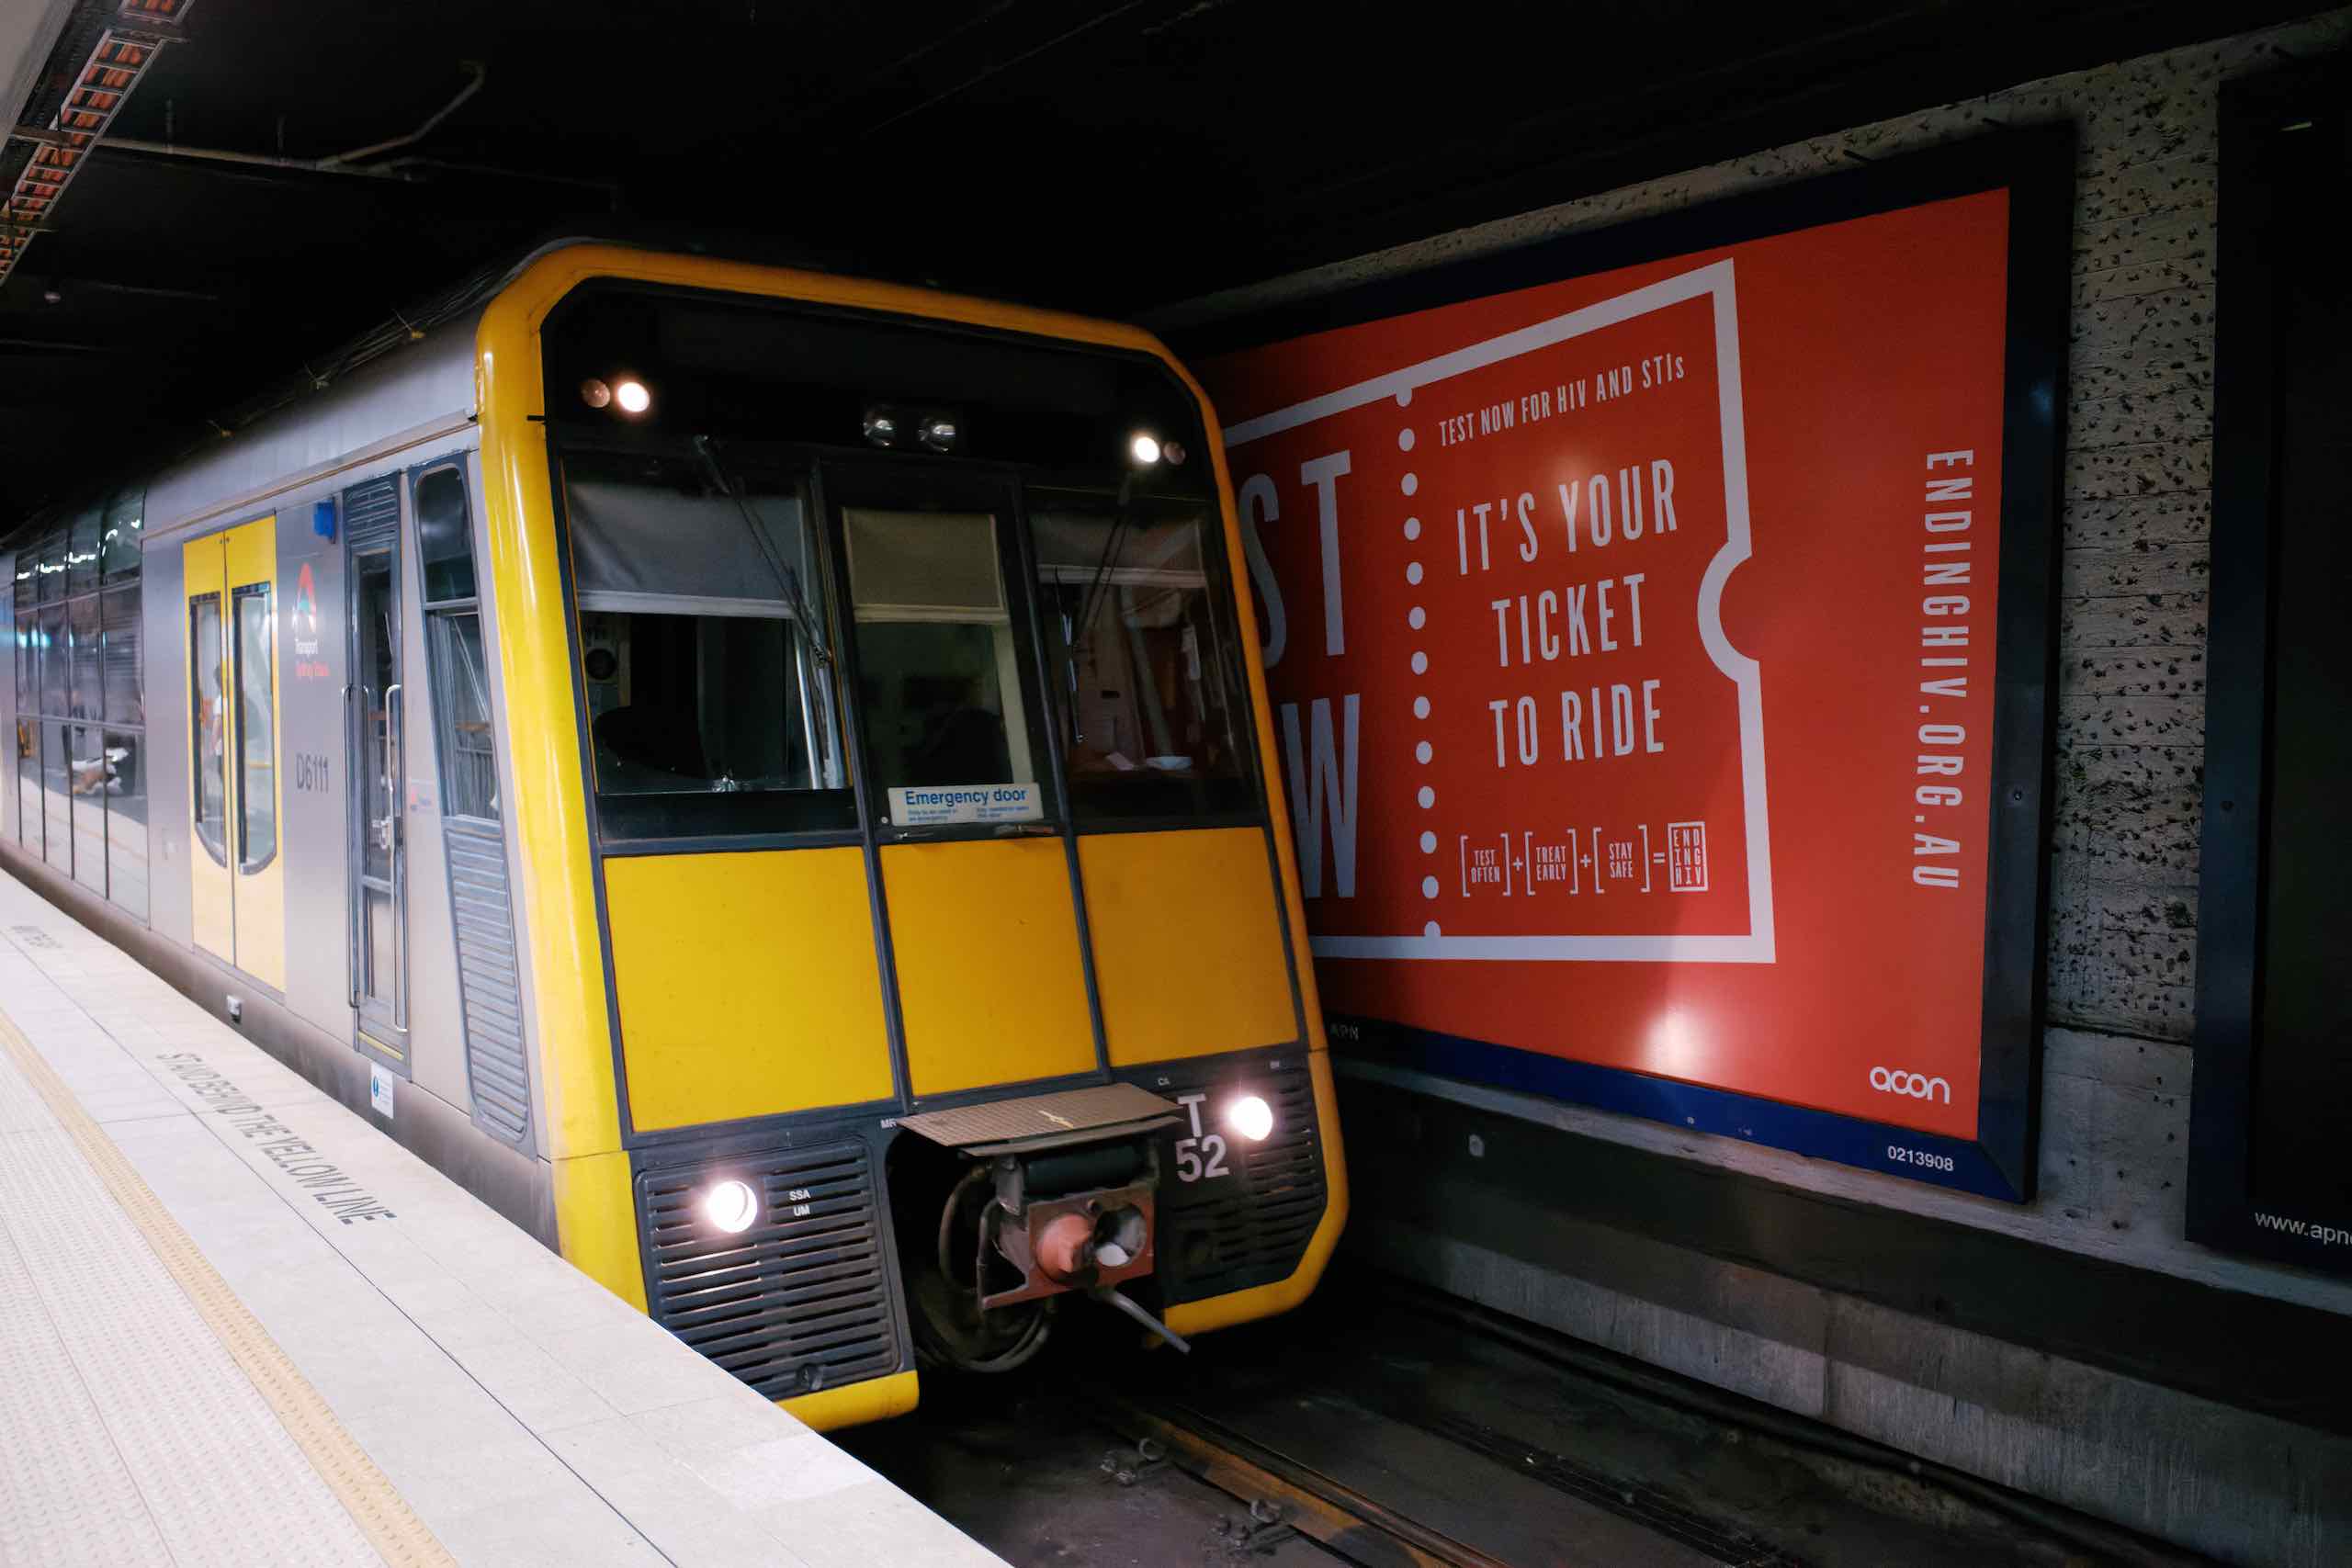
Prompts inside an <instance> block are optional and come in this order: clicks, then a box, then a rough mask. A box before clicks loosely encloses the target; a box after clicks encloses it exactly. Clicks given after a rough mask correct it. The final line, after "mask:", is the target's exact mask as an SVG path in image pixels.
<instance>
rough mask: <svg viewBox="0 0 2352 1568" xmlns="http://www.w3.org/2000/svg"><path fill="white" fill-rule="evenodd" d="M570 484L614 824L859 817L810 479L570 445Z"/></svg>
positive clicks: (587, 654)
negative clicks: (845, 748)
mask: <svg viewBox="0 0 2352 1568" xmlns="http://www.w3.org/2000/svg"><path fill="white" fill-rule="evenodd" d="M564 487H565V500H566V509H567V515H568V518H569V522H570V527H571V565H572V584H573V596H574V600H575V603H576V604H577V605H578V607H579V611H580V678H581V683H582V692H583V694H584V695H585V699H586V701H585V707H586V710H587V721H588V734H589V740H590V747H591V754H592V756H593V758H594V770H595V787H596V797H597V810H598V819H599V824H600V827H601V828H602V829H603V831H604V832H605V835H606V836H607V837H608V838H624V839H626V838H673V837H678V836H681V835H707V834H714V833H720V834H768V833H789V832H805V831H821V830H840V829H852V828H854V827H855V826H856V825H857V806H856V801H855V798H854V796H853V795H851V793H850V790H849V779H848V773H847V763H846V761H844V759H843V757H842V746H841V726H840V709H839V702H838V699H837V697H836V695H835V693H834V685H833V651H832V637H831V629H830V627H831V617H830V616H829V615H827V613H826V610H825V599H824V590H823V584H824V581H825V578H824V572H823V570H821V568H820V561H819V557H818V554H817V548H818V546H817V541H816V539H815V536H814V534H813V532H812V530H811V528H810V526H809V502H808V496H807V493H806V486H805V484H804V483H803V482H802V481H801V480H800V479H798V478H797V477H796V476H791V475H771V474H760V473H754V474H745V475H733V474H723V473H720V472H717V471H714V469H713V468H712V466H711V465H708V464H704V463H696V462H694V461H689V460H685V459H670V458H647V457H619V456H615V455H608V454H603V453H574V454H571V456H569V457H567V458H566V459H565V462H564ZM736 487H740V488H736Z"/></svg>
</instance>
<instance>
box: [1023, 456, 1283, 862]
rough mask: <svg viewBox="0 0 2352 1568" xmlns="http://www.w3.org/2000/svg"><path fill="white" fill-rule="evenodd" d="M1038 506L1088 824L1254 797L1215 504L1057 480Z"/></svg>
mask: <svg viewBox="0 0 2352 1568" xmlns="http://www.w3.org/2000/svg"><path fill="white" fill-rule="evenodd" d="M1030 506H1031V510H1030V514H1029V521H1030V532H1031V535H1032V536H1033V537H1034V538H1035V541H1036V548H1037V575H1038V577H1039V579H1040V581H1039V583H1038V599H1039V603H1040V605H1041V608H1042V610H1043V613H1044V615H1045V622H1046V646H1047V647H1048V648H1049V649H1051V650H1052V652H1053V654H1054V662H1055V665H1056V669H1055V671H1054V674H1053V679H1052V682H1051V683H1052V685H1053V687H1054V700H1055V704H1056V705H1057V708H1058V709H1059V714H1058V717H1059V720H1060V724H1061V734H1062V739H1063V744H1064V747H1065V750H1066V754H1067V756H1068V759H1069V761H1068V766H1069V791H1070V802H1071V806H1072V808H1073V810H1074V811H1075V813H1076V815H1077V818H1078V822H1079V825H1080V828H1083V827H1085V825H1086V824H1087V822H1088V821H1089V820H1090V819H1095V820H1101V819H1104V818H1112V819H1125V820H1133V819H1136V818H1196V817H1200V816H1204V815H1217V814H1226V813H1233V812H1240V811H1246V810H1248V809H1250V807H1251V806H1252V805H1253V804H1254V802H1255V799H1256V792H1255V790H1254V788H1253V787H1252V785H1251V783H1250V777H1249V773H1248V769H1247V766H1246V764H1247V761H1248V755H1249V752H1248V749H1247V742H1246V740H1245V739H1244V717H1245V716H1246V714H1247V713H1248V711H1249V701H1248V697H1247V695H1246V688H1245V687H1244V685H1243V679H1244V671H1245V669H1246V666H1245V665H1244V663H1243V661H1242V660H1241V658H1240V656H1239V653H1238V650H1237V648H1236V644H1235V637H1236V632H1235V629H1234V622H1233V620H1232V617H1231V616H1230V615H1228V614H1227V610H1226V606H1227V604H1228V600H1227V590H1226V587H1225V584H1226V583H1227V581H1229V579H1227V577H1226V575H1225V573H1224V571H1223V570H1222V569H1223V552H1222V549H1221V545H1222V543H1223V534H1222V530H1221V529H1220V528H1219V526H1218V522H1217V513H1216V510H1215V508H1214V507H1212V506H1207V505H1204V504H1203V503H1201V502H1159V501H1152V500H1137V501H1135V502H1131V503H1130V504H1129V505H1127V506H1126V507H1125V508H1121V507H1119V506H1117V505H1115V504H1114V502H1112V500H1111V498H1110V497H1108V496H1100V495H1092V496H1090V495H1082V494H1078V493H1069V492H1051V491H1033V492H1032V494H1031V497H1030Z"/></svg>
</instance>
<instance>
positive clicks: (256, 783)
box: [232, 582, 277, 872]
mask: <svg viewBox="0 0 2352 1568" xmlns="http://www.w3.org/2000/svg"><path fill="white" fill-rule="evenodd" d="M274 597H275V594H274V593H273V592H272V590H271V588H270V585H269V584H268V583H266V582H249V583H246V584H245V585H243V587H241V588H239V589H237V590H236V592H234V593H233V594H232V599H233V602H234V604H235V608H236V617H237V619H236V631H237V663H236V682H237V816H238V822H237V866H238V869H239V870H241V871H248V872H253V871H259V870H261V869H262V868H263V867H264V866H266V865H267V864H268V863H270V862H271V861H272V860H273V859H275V858H276V857H277V637H276V636H275V635H274V633H275V624H276V616H275V615H272V614H271V600H272V599H273V598H274Z"/></svg>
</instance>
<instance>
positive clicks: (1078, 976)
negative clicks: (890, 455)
mask: <svg viewBox="0 0 2352 1568" xmlns="http://www.w3.org/2000/svg"><path fill="white" fill-rule="evenodd" d="M824 484H825V489H826V493H827V502H828V505H829V506H830V508H831V511H832V513H833V526H834V527H835V529H836V530H837V534H836V537H838V538H839V539H841V540H842V546H843V548H842V552H841V556H842V559H843V561H844V566H843V570H844V573H845V575H846V578H847V582H846V587H847V590H848V593H847V599H848V603H849V604H850V606H851V615H850V616H849V620H850V623H851V627H852V631H853V634H854V638H855V647H854V650H853V651H854V670H855V672H856V681H857V689H858V695H859V699H860V700H859V704H858V708H859V712H860V714H861V722H862V724H863V728H864V731H865V733H864V735H863V737H862V739H863V741H864V750H865V762H866V771H865V777H866V780H867V791H866V795H867V801H868V809H869V810H870V811H871V812H872V813H873V816H874V819H875V829H876V837H877V838H878V839H879V840H880V846H879V850H878V859H879V863H880V865H881V873H882V885H883V889H884V892H885V895H886V897H887V899H888V906H889V925H890V942H891V948H892V953H893V956H894V958H895V961H896V965H897V970H898V990H899V1013H900V1020H901V1024H902V1027H903V1031H904V1035H905V1040H906V1050H907V1067H908V1076H909V1079H910V1083H909V1088H910V1090H911V1092H912V1093H913V1095H914V1096H915V1097H916V1098H917V1099H918V1100H920V1099H923V1098H926V1097H930V1096H934V1095H942V1094H951V1093H954V1092H956V1091H957V1090H960V1089H973V1088H977V1087H979V1086H981V1085H988V1084H1001V1083H1017V1082H1023V1081H1027V1080H1035V1079H1041V1078H1056V1077H1071V1076H1075V1075H1079V1074H1083V1073H1090V1072H1092V1071H1095V1070H1096V1069H1097V1068H1098V1067H1099V1066H1101V1060H1102V1058H1101V1054H1100V1051H1099V1049H1098V1043H1097V1037H1096V1032H1095V1024H1094V1015H1093V1007H1092V1003H1091V995H1090V991H1091V983H1090V980H1089V978H1088V975H1089V970H1088V967H1087V962H1088V961H1087V957H1086V944H1085V942H1084V940H1083V929H1082V925H1081V920H1082V915H1081V912H1080V907H1079V903H1078V898H1077V879H1076V876H1075V874H1074V871H1073V863H1072V860H1071V853H1070V840H1069V831H1068V823H1069V818H1068V816H1067V814H1066V810H1065V807H1064V805H1063V801H1062V795H1061V790H1060V788H1059V787H1058V784H1057V780H1056V778H1055V776H1054V774H1055V768H1054V764H1053V755H1054V753H1053V752H1052V750H1050V748H1049V747H1048V745H1047V743H1046V730H1045V724H1044V718H1045V713H1046V707H1045V701H1044V688H1043V683H1042V679H1043V678H1042V665H1041V663H1040V660H1039V657H1038V648H1039V645H1038V643H1037V640H1036V636H1035V627H1034V626H1033V625H1032V624H1031V617H1030V614H1029V607H1028V596H1027V594H1026V593H1025V592H1023V588H1022V585H1023V583H1024V582H1025V581H1027V576H1028V573H1027V571H1026V570H1025V568H1024V564H1023V543H1022V538H1021V531H1020V529H1019V527H1018V525H1017V518H1018V513H1017V512H1016V511H1015V509H1014V505H1013V496H1012V487H1011V485H1010V484H1008V483H1006V482H1004V481H1002V480H998V479H988V478H980V477H967V476H960V475H956V474H954V473H952V472H950V471H947V470H944V469H942V468H934V467H933V466H931V465H928V464H888V463H859V464H856V465H854V466H853V465H846V464H844V465H841V466H838V467H834V466H829V467H828V468H827V469H826V471H825V474H824Z"/></svg>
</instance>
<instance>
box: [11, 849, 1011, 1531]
mask: <svg viewBox="0 0 2352 1568" xmlns="http://www.w3.org/2000/svg"><path fill="white" fill-rule="evenodd" d="M0 1367H5V1368H6V1374H5V1375H0V1563H7V1564H10V1565H11V1568H21V1565H31V1564H50V1563H73V1564H113V1563H136V1564H153V1563H170V1564H178V1565H181V1568H191V1565H195V1564H209V1563H232V1562H233V1563H238V1564H260V1563H287V1564H303V1565H327V1564H342V1563H364V1564H372V1563H377V1562H383V1563H390V1564H399V1565H408V1564H420V1565H422V1564H436V1563H448V1562H459V1563H480V1564H500V1565H506V1564H525V1563H549V1564H559V1563H560V1564H562V1565H564V1568H585V1565H587V1564H602V1563H638V1564H659V1563H663V1562H669V1563H675V1564H679V1565H681V1568H686V1565H694V1564H722V1563H724V1564H735V1563H763V1564H775V1563H781V1564H786V1565H792V1564H805V1565H807V1568H888V1565H889V1564H895V1563H922V1564H925V1565H960V1564H967V1563H968V1564H987V1563H998V1562H1000V1559H998V1558H997V1557H995V1556H994V1555H993V1554H991V1553H989V1552H988V1551H983V1550H982V1549H981V1548H980V1547H978V1545H976V1544H975V1543H974V1542H973V1541H972V1540H969V1539H968V1538H967V1537H966V1536H964V1535H962V1534H960V1533H959V1532H957V1531H956V1529H954V1528H952V1527H951V1526H949V1525H948V1524H947V1523H946V1522H944V1520H942V1519H941V1518H939V1517H937V1516H936V1515H934V1514H933V1513H931V1512H930V1511H929V1510H927V1509H925V1508H924V1507H922V1506H921V1505H920V1504H918V1503H916V1502H915V1501H913V1500H912V1499H911V1498H910V1497H908V1496H907V1495H905V1494H903V1493H901V1492H900V1491H899V1490H898V1489H897V1488H896V1487H895V1486H893V1485H891V1484H890V1483H888V1482H887V1481H884V1480H883V1479H881V1478H880V1477H879V1476H877V1475H876V1474H875V1472H872V1471H871V1470H869V1469H867V1468H866V1467H865V1465H864V1464H861V1463H860V1462H858V1461H856V1460H854V1459H852V1458H851V1457H850V1456H849V1455H847V1454H845V1453H843V1452H842V1451H841V1450H839V1449H837V1448H835V1447H834V1446H833V1445H832V1444H831V1442H829V1441H828V1440H827V1439H826V1438H823V1437H821V1436H820V1435H818V1434H817V1433H815V1432H813V1431H811V1430H809V1428H808V1427H805V1426H804V1425H802V1424H801V1423H800V1422H798V1421H797V1420H795V1419H794V1418H793V1417H792V1416H789V1415H788V1414H786V1412H784V1411H783V1410H781V1409H779V1408H777V1407H776V1406H775V1405H774V1404H770V1403H769V1402H768V1401H767V1400H765V1399H763V1398H762V1397H761V1396H760V1395H759V1394H758V1393H754V1392H752V1390H751V1389H749V1388H747V1387H745V1386H744V1385H743V1384H741V1383H740V1382H737V1381H736V1380H735V1379H733V1378H732V1377H730V1376H729V1375H728V1374H727V1373H725V1372H723V1371H720V1370H719V1369H718V1368H717V1367H716V1366H714V1365H712V1364H711V1363H710V1362H708V1361H707V1360H705V1359H703V1358H702V1357H701V1356H699V1355H697V1354H696V1353H695V1352H694V1351H693V1350H690V1349H688V1348H686V1347H685V1346H684V1344H683V1343H681V1342H680V1341H678V1340H677V1339H675V1338H673V1337H672V1336H671V1335H670V1334H669V1333H668V1332H667V1331H665V1330H663V1329H662V1328H661V1327H659V1326H658V1325H655V1324H654V1323H652V1322H651V1321H650V1319H648V1318H646V1317H644V1316H643V1315H641V1314H639V1313H637V1312H635V1311H634V1310H632V1309H631V1308H629V1307H628V1306H627V1305H626V1304H624V1303H621V1302H620V1301H618V1300H617V1299H616V1298H615V1297H613V1296H612V1295H611V1294H609V1293H608V1292H605V1290H604V1289H603V1288H602V1287H601V1286H599V1285H597V1284H595V1283H594V1281H592V1280H589V1279H588V1278H587V1277H586V1276H585V1275H583V1274H581V1273H580V1272H578V1271H577V1270H575V1269H572V1268H571V1266H570V1265H568V1264H566V1263H565V1262H563V1261H562V1260H561V1259H560V1258H557V1257H555V1256H554V1255H553V1254H551V1253H549V1252H548V1251H547V1250H546V1249H545V1248H543V1247H540V1246H539V1245H538V1244H537V1243H536V1242H535V1241H533V1240H532V1239H530V1238H529V1237H528V1236H526V1235H524V1233H522V1232H521V1231H519V1230H517V1229H516V1228H515V1227H514V1226H513V1225H512V1224H508V1223H507V1222H506V1221H505V1220H503V1219H502V1218H501V1217H499V1216H498V1215H497V1214H495V1213H492V1211H491V1210H490V1209H488V1208H486V1207H484V1206H483V1205H482V1204H481V1203H480V1202H478V1201H475V1200H474V1199H473V1198H472V1197H471V1196H470V1195H469V1194H468V1193H467V1192H465V1191H464V1190H461V1189H460V1188H458V1186H456V1185H455V1184H454V1183H452V1182H450V1181H449V1180H448V1179H446V1178H444V1177H443V1176H442V1175H441V1174H440V1173H439V1172H437V1171H435V1170H434V1169H433V1168H430V1167H428V1166H426V1165H425V1164H424V1163H423V1162H422V1161H420V1160H418V1159H417V1158H416V1157H415V1156H413V1155H411V1154H409V1153H408V1152H407V1151H406V1150H404V1149H402V1148H401V1147H400V1146H399V1145H396V1144H394V1143H392V1142H391V1141H390V1140H389V1139H386V1138H384V1137H383V1136H381V1135H380V1134H378V1133H377V1132H376V1131H375V1130H374V1129H372V1128H371V1127H369V1126H368V1124H367V1123H366V1122H363V1121H362V1120H360V1119H359V1118H357V1117H356V1116H353V1115H352V1114H351V1113H350V1112H348V1111H345V1110H344V1109H343V1108H342V1107H341V1106H339V1105H337V1104H336V1103H335V1102H334V1101H333V1100H330V1099H328V1098H327V1097H326V1096H325V1095H323V1094H322V1093H321V1092H319V1091H318V1090H317V1089H313V1088H312V1087H311V1085H309V1084H308V1083H306V1082H305V1081H303V1080H302V1078H301V1077H299V1076H298V1075H296V1074H295V1073H293V1072H292V1071H290V1070H288V1068H286V1067H284V1066H281V1065H280V1064H279V1063H278V1062H277V1060H276V1059H275V1058H273V1057H271V1056H269V1055H267V1054H266V1053H265V1052H263V1051H262V1050H260V1049H259V1048H258V1047H256V1046H254V1045H253V1044H252V1043H249V1042H247V1041H246V1040H244V1039H243V1038H242V1037H241V1036H240V1035H239V1034H238V1033H237V1032H235V1031H234V1030H232V1029H230V1028H228V1027H227V1026H225V1025H223V1024H220V1023H219V1022H218V1021H214V1020H213V1019H211V1018H210V1017H209V1016H207V1015H206V1014H205V1013H204V1012H202V1011H201V1010H198V1008H197V1007H196V1006H195V1005H194V1004H192V1003H190V1002H188V1001H187V999H185V998H182V997H181V996H179V995H178V994H177V993H176V992H175V991H173V990H172V989H171V988H170V987H168V986H167V985H166V984H165V983H164V981H163V980H161V979H160V978H158V977H156V976H153V975H152V974H150V973H148V972H147V971H145V970H143V969H141V968H140V967H139V966H138V965H137V964H135V963H134V962H132V960H131V959H130V956H129V955H128V954H126V953H122V952H121V951H120V950H119V949H117V948H115V947H113V946H112V945H110V944H109V943H107V942H105V941H103V940H102V939H100V938H99V937H98V936H96V934H94V933H93V932H91V931H88V930H86V929H85V928H84V927H83V926H81V925H79V924H77V923H76V922H74V920H73V919H71V918H70V917H69V916H67V915H66V914H65V913H63V912H62V911H61V910H60V909H58V908H56V907H55V906H53V905H51V904H50V903H48V902H47V901H46V900H44V899H42V898H41V897H40V896H39V895H37V894H35V893H34V892H32V891H31V890H30V889H28V888H27V887H26V886H24V885H22V884H21V883H19V882H17V881H16V880H15V879H14V878H13V877H10V876H7V875H6V874H0Z"/></svg>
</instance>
